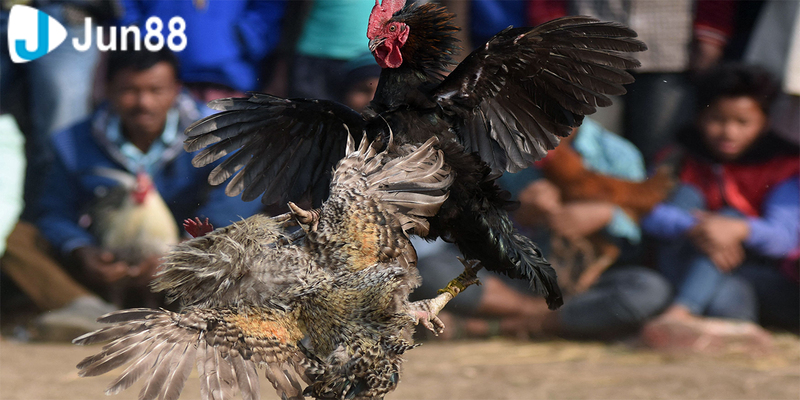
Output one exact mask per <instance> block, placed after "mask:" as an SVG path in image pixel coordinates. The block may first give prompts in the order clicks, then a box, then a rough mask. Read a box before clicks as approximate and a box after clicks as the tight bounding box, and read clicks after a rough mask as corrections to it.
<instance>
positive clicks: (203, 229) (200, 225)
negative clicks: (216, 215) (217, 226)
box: [183, 217, 214, 237]
mask: <svg viewBox="0 0 800 400" xmlns="http://www.w3.org/2000/svg"><path fill="white" fill-rule="evenodd" d="M183 229H184V230H185V231H186V233H188V234H190V235H192V237H200V236H204V235H205V234H206V233H209V232H211V231H213V230H214V225H211V223H209V222H208V218H206V220H205V221H200V218H198V217H194V219H191V218H187V219H185V220H183Z"/></svg>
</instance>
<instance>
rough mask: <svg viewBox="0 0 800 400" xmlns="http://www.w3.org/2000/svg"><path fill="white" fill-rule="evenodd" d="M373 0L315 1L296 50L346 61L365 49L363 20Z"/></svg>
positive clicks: (305, 53) (372, 4)
mask: <svg viewBox="0 0 800 400" xmlns="http://www.w3.org/2000/svg"><path fill="white" fill-rule="evenodd" d="M374 5H375V1H374V0H317V1H315V2H314V4H313V5H312V7H311V12H310V13H309V15H308V19H307V20H306V23H305V26H304V27H303V33H302V34H301V35H300V40H299V41H298V44H297V52H298V53H299V54H302V55H306V56H313V57H321V58H332V59H337V60H349V59H351V58H353V57H356V56H358V55H360V54H361V53H363V52H364V51H366V50H367V43H368V40H367V22H368V21H369V14H370V12H371V11H372V7H373V6H374Z"/></svg>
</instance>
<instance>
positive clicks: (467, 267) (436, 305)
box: [409, 257, 483, 335]
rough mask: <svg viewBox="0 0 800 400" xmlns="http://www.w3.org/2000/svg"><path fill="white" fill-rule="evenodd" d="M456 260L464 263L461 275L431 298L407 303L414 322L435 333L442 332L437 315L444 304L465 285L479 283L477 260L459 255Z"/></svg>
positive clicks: (441, 325)
mask: <svg viewBox="0 0 800 400" xmlns="http://www.w3.org/2000/svg"><path fill="white" fill-rule="evenodd" d="M458 260H459V261H461V263H462V264H464V272H462V273H461V275H459V276H458V277H456V278H455V279H453V280H452V281H450V283H448V284H447V287H445V288H444V289H440V290H439V295H438V296H436V297H434V298H432V299H425V300H419V301H415V302H413V303H411V304H410V305H409V307H410V309H411V310H410V314H411V317H412V318H414V322H415V324H422V326H424V327H426V328H428V329H429V330H430V331H431V332H433V333H434V334H435V335H438V334H440V333H442V332H444V328H445V326H444V323H443V322H442V320H441V319H439V317H438V315H439V312H440V311H442V309H443V308H444V306H445V305H447V303H449V302H450V300H452V299H453V298H454V297H456V296H457V295H458V294H459V293H461V292H463V291H464V289H466V288H467V287H469V286H471V285H480V284H481V282H480V280H478V275H477V273H478V271H480V269H481V268H483V266H482V265H481V264H480V262H479V261H477V260H469V261H466V260H464V259H463V258H461V257H458Z"/></svg>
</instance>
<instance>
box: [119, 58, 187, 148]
mask: <svg viewBox="0 0 800 400" xmlns="http://www.w3.org/2000/svg"><path fill="white" fill-rule="evenodd" d="M132 48H133V46H132V45H129V46H128V50H126V51H112V52H110V53H109V57H108V69H107V75H106V79H107V82H106V83H107V86H106V87H107V96H108V100H109V102H110V103H111V107H112V109H113V110H114V112H116V113H117V114H118V115H119V116H120V120H121V123H122V128H123V130H124V132H125V134H126V135H128V136H129V137H130V135H136V136H139V135H144V137H146V138H150V139H154V138H156V137H158V136H159V135H160V134H161V132H162V131H163V130H164V125H165V124H166V121H167V112H168V111H169V109H170V108H171V107H172V104H173V103H174V102H175V98H176V97H177V96H178V94H179V92H180V87H181V86H180V82H179V80H178V60H177V58H176V57H175V55H174V54H172V52H171V51H169V49H167V48H166V47H165V48H163V49H162V50H160V51H156V52H151V51H149V50H147V49H146V48H145V47H144V46H142V47H141V50H139V51H134V50H131V49H132Z"/></svg>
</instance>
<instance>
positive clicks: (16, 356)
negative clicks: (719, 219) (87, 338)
mask: <svg viewBox="0 0 800 400" xmlns="http://www.w3.org/2000/svg"><path fill="white" fill-rule="evenodd" d="M98 349H99V347H97V346H94V347H78V346H72V345H68V344H42V343H40V344H30V343H20V342H15V341H11V340H7V339H5V340H4V339H0V398H1V399H4V400H11V399H19V400H49V399H101V398H106V397H105V396H104V395H103V394H102V393H103V391H104V388H105V387H106V385H107V384H108V383H109V382H110V381H111V380H112V379H113V377H112V376H101V377H95V378H79V377H78V376H77V373H76V370H75V369H74V366H75V364H76V363H77V362H78V361H80V360H81V359H82V358H83V357H85V356H88V355H90V354H92V353H93V352H95V351H97V350H98ZM407 354H408V357H407V360H408V361H407V362H406V364H405V370H404V373H403V375H402V378H401V382H400V385H399V387H398V389H397V391H396V392H394V393H392V394H391V395H389V396H388V397H387V398H388V399H390V400H400V399H800V339H798V338H797V337H796V336H793V335H788V334H784V335H779V336H777V338H776V349H775V351H774V352H772V353H771V354H769V355H762V356H750V355H746V354H743V353H739V352H736V351H735V350H729V351H727V352H725V353H723V354H719V355H715V356H699V355H674V354H673V355H664V354H660V353H655V352H652V351H649V350H644V349H637V348H634V347H630V346H628V345H622V344H613V345H607V344H600V343H576V342H568V341H546V342H516V341H509V340H504V339H493V340H487V341H458V342H427V343H425V344H424V345H423V346H421V347H419V348H417V349H414V350H412V351H410V352H409V353H407ZM138 392H139V386H138V385H135V386H134V387H133V388H131V389H129V390H127V391H124V392H122V393H120V394H118V395H116V396H113V397H108V398H109V399H111V400H117V399H118V400H123V399H135V398H136V397H137V395H138ZM198 397H199V383H198V381H197V380H196V372H193V375H192V377H190V379H189V382H188V383H187V387H186V388H185V389H184V392H183V395H182V396H181V399H197V398H198ZM262 398H263V399H274V398H276V396H275V392H274V391H273V390H272V388H271V386H270V385H269V384H268V383H267V381H266V379H263V378H262Z"/></svg>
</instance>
